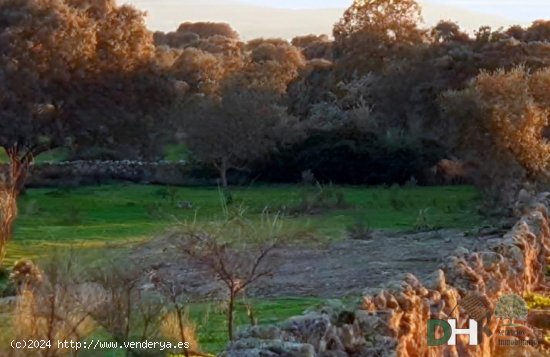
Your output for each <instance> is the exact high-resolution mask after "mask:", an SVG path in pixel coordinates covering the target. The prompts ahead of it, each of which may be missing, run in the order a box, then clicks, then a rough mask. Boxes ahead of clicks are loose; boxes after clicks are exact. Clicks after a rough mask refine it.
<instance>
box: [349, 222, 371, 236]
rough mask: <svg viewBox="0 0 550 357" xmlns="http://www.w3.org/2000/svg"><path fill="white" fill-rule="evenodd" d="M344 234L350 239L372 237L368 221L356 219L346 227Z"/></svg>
mask: <svg viewBox="0 0 550 357" xmlns="http://www.w3.org/2000/svg"><path fill="white" fill-rule="evenodd" d="M346 235H347V236H348V238H350V239H355V240H369V239H372V230H371V228H370V226H369V224H368V222H365V221H363V220H357V221H356V222H355V223H354V224H352V225H350V226H348V227H347V228H346Z"/></svg>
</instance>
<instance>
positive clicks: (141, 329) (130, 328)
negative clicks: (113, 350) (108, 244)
mask: <svg viewBox="0 0 550 357" xmlns="http://www.w3.org/2000/svg"><path fill="white" fill-rule="evenodd" d="M90 275H91V276H90V277H89V279H90V281H91V282H92V283H93V284H94V285H95V286H96V290H97V291H99V294H97V301H96V303H95V304H93V305H91V306H89V309H88V311H87V312H88V314H89V315H90V316H91V317H92V318H93V319H94V321H95V322H96V323H97V324H98V325H99V326H101V327H102V328H103V329H104V330H105V331H106V332H107V333H109V335H110V336H111V337H112V338H113V339H114V340H115V341H116V342H118V343H120V344H123V343H125V342H130V341H145V340H154V339H157V338H158V337H159V326H160V322H161V318H162V302H161V299H160V298H159V296H158V294H156V293H154V292H153V291H146V290H144V289H143V287H142V285H143V284H142V283H141V281H142V278H143V276H144V272H143V270H142V269H140V268H139V267H137V266H136V265H135V264H134V263H133V262H131V261H127V260H126V261H125V260H123V259H118V261H117V262H116V263H115V262H111V263H107V264H105V265H104V267H103V268H98V269H96V270H94V271H93V272H91V274H90ZM148 353H152V351H147V350H136V349H133V348H132V347H131V346H128V347H127V349H126V356H146V355H148Z"/></svg>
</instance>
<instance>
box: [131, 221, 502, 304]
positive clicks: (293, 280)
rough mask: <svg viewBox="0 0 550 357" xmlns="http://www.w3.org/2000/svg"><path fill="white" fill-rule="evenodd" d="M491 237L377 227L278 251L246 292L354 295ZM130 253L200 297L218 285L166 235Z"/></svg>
mask: <svg viewBox="0 0 550 357" xmlns="http://www.w3.org/2000/svg"><path fill="white" fill-rule="evenodd" d="M494 237H495V236H494V235H487V236H483V237H475V236H465V235H464V234H463V233H461V232H459V231H454V230H441V231H433V232H421V233H410V234H407V233H402V232H400V233H391V232H384V231H378V232H374V234H373V238H372V239H370V240H351V239H346V240H341V241H338V242H333V243H329V244H326V245H322V246H309V247H292V248H286V249H278V250H277V251H275V252H274V253H273V255H272V257H271V259H272V260H271V261H270V264H273V266H274V267H275V270H274V274H273V276H272V277H269V278H265V279H263V280H260V281H259V282H258V283H256V284H255V285H254V286H251V287H250V288H249V289H248V291H247V294H248V296H250V297H257V298H276V297H319V298H341V297H345V296H348V295H356V296H357V295H358V294H360V293H361V292H362V291H363V290H364V289H365V288H369V287H379V286H382V285H383V284H384V283H387V282H390V281H395V280H400V279H401V278H402V277H403V274H404V273H407V272H410V273H413V274H414V275H416V276H417V277H418V278H420V279H423V278H425V277H426V276H427V275H429V274H430V273H432V272H434V271H435V270H436V269H437V268H438V266H439V264H440V263H441V259H442V258H443V257H445V256H447V255H449V253H451V252H453V251H454V250H455V249H456V248H458V247H464V248H467V249H473V248H475V247H476V246H478V245H480V244H481V242H482V241H483V240H486V239H490V238H494ZM135 254H137V255H138V256H139V259H143V261H144V262H145V264H148V265H149V266H150V267H151V270H153V271H154V272H155V274H161V275H170V276H175V277H177V280H178V281H181V282H182V283H184V284H186V285H187V287H188V288H191V289H192V290H193V291H194V292H196V293H197V294H199V295H203V294H210V293H212V292H214V291H215V290H217V288H218V287H219V286H218V284H217V283H216V282H214V281H212V279H211V278H209V277H208V276H207V275H206V274H205V272H203V271H197V270H196V269H192V268H190V267H189V266H187V265H186V264H185V263H184V262H183V261H181V260H179V259H178V258H177V257H176V256H175V255H174V254H175V253H173V250H172V249H171V248H170V241H169V240H168V239H160V240H156V241H153V242H150V243H148V244H146V245H144V246H142V247H141V248H139V250H138V251H137V252H136V253H135ZM159 262H160V263H159Z"/></svg>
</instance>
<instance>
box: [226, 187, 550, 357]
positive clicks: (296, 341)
mask: <svg viewBox="0 0 550 357" xmlns="http://www.w3.org/2000/svg"><path fill="white" fill-rule="evenodd" d="M548 196H549V195H548V194H541V195H538V196H537V197H533V199H531V200H530V204H528V205H527V206H524V207H522V212H523V215H522V216H521V218H520V219H519V220H518V222H517V223H516V224H515V226H514V227H513V228H512V229H511V230H510V231H509V232H508V233H506V234H505V235H504V236H502V237H501V238H497V239H495V238H493V239H488V240H487V241H485V242H484V243H483V244H482V247H483V248H482V249H479V250H478V251H468V250H467V249H465V248H457V249H456V251H455V252H454V253H453V254H452V256H449V257H448V258H447V259H445V261H444V262H443V263H442V264H441V266H440V269H439V270H437V271H435V272H434V273H433V274H432V276H431V277H430V278H428V279H426V280H425V281H419V280H418V279H417V278H416V277H415V276H413V275H411V274H406V275H405V277H404V279H403V280H402V281H397V282H390V283H388V284H387V286H385V287H381V288H377V289H367V291H365V294H364V297H363V298H362V301H361V302H360V303H359V308H346V307H345V306H339V305H338V304H336V305H332V306H331V305H330V304H328V305H327V306H326V307H324V308H322V309H320V310H316V311H311V312H309V313H306V314H305V315H303V316H298V317H295V318H292V319H290V320H288V321H286V322H284V323H282V324H278V325H273V326H258V327H252V328H248V329H246V330H245V331H242V332H241V333H240V334H239V336H238V339H237V341H236V342H234V343H232V344H231V345H230V346H229V347H228V349H227V351H225V352H224V353H223V354H222V356H225V357H259V356H273V357H275V356H280V357H282V356H285V357H317V356H318V357H355V356H357V357H359V356H366V357H368V356H400V357H415V356H430V357H431V356H433V357H435V356H484V357H485V356H514V357H515V356H536V355H539V354H538V352H537V351H536V350H535V349H533V348H531V347H528V348H522V349H521V350H518V349H515V348H511V347H505V348H501V349H499V348H498V346H496V344H495V339H494V338H483V339H482V341H481V343H480V345H479V346H468V343H467V342H468V340H467V337H466V336H459V337H458V339H457V345H456V346H447V345H444V346H440V347H428V346H427V322H428V320H429V319H447V318H449V316H452V317H453V318H458V319H459V320H462V321H464V320H466V319H467V318H468V317H467V316H465V315H463V312H461V310H460V309H455V310H454V311H452V310H453V308H454V307H455V306H456V305H457V303H458V301H459V300H460V298H461V297H464V296H465V295H466V294H467V293H472V292H475V293H476V294H478V296H479V297H480V298H482V299H483V300H484V301H485V302H486V303H487V305H488V306H490V307H491V308H493V307H494V304H495V302H496V301H497V299H498V297H500V296H501V295H503V294H506V293H513V292H514V293H518V294H522V293H524V292H526V291H534V290H536V289H537V288H540V287H541V286H542V284H543V283H544V271H545V266H546V265H547V264H550V229H549V212H548V209H547V207H550V205H549V203H550V202H549V200H548ZM472 239H477V238H472ZM366 259H367V258H366ZM497 321H498V320H497V319H495V318H493V319H491V322H490V328H491V330H492V331H495V330H496V329H497V325H496V324H497Z"/></svg>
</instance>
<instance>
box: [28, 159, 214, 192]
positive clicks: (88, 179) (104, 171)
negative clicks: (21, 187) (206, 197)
mask: <svg viewBox="0 0 550 357" xmlns="http://www.w3.org/2000/svg"><path fill="white" fill-rule="evenodd" d="M189 170H190V167H189V165H188V164H187V163H186V162H185V161H177V162H173V161H134V160H121V161H108V160H107V161H100V160H81V161H67V162H55V163H41V164H37V165H34V166H33V167H32V169H31V172H30V175H29V177H28V179H27V187H44V186H78V185H85V184H97V183H104V182H109V181H130V182H136V183H145V184H163V185H205V184H206V185H208V184H216V180H215V179H212V180H208V179H204V178H193V177H192V175H190V174H189Z"/></svg>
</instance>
